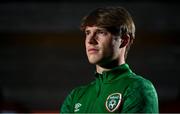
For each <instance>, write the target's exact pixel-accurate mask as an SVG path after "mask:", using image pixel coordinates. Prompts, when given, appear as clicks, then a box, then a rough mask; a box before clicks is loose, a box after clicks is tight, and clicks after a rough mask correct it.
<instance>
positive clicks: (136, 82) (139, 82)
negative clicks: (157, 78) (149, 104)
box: [129, 74, 154, 89]
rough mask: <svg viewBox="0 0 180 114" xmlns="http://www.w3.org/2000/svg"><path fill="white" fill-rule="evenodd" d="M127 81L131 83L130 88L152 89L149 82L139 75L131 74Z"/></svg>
mask: <svg viewBox="0 0 180 114" xmlns="http://www.w3.org/2000/svg"><path fill="white" fill-rule="evenodd" d="M129 80H131V81H132V83H131V84H130V87H132V88H134V89H137V88H154V85H153V83H152V82H151V81H150V80H149V79H146V78H144V77H143V76H141V75H136V74H133V75H132V76H130V77H129Z"/></svg>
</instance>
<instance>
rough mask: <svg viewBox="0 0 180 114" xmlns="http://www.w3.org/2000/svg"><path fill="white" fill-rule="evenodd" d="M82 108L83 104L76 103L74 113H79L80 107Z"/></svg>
mask: <svg viewBox="0 0 180 114" xmlns="http://www.w3.org/2000/svg"><path fill="white" fill-rule="evenodd" d="M81 106H82V104H81V103H76V104H75V105H74V112H78V111H79V110H80V109H79V108H80V107H81Z"/></svg>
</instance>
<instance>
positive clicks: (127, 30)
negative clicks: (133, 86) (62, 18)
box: [80, 7, 135, 58]
mask: <svg viewBox="0 0 180 114" xmlns="http://www.w3.org/2000/svg"><path fill="white" fill-rule="evenodd" d="M87 26H98V27H102V28H106V29H107V30H108V31H109V32H110V33H112V34H113V35H119V36H120V37H122V35H123V34H128V35H129V36H130V43H129V45H128V46H127V48H126V54H125V58H126V56H127V52H128V51H129V48H130V45H131V44H132V42H133V39H134V38H135V25H134V22H133V19H132V17H131V15H130V13H129V12H128V11H127V10H126V9H125V8H123V7H104V8H97V9H95V10H93V11H92V12H90V13H89V14H88V15H87V16H85V17H84V18H83V19H82V23H81V27H80V28H81V30H82V31H84V30H85V28H86V27H87Z"/></svg>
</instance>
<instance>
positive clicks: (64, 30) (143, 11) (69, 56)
mask: <svg viewBox="0 0 180 114" xmlns="http://www.w3.org/2000/svg"><path fill="white" fill-rule="evenodd" d="M100 6H124V7H125V8H127V9H128V10H129V11H130V13H131V14H132V16H133V18H134V21H135V24H136V39H135V42H134V44H133V46H132V47H131V50H130V52H129V55H128V59H127V63H128V64H129V65H130V67H131V68H132V69H133V70H134V72H136V73H137V74H140V75H143V76H144V77H145V78H147V79H149V80H151V81H152V82H153V84H154V86H155V87H156V89H157V93H158V96H159V103H160V112H180V109H179V108H180V84H179V81H180V75H179V70H180V67H179V64H180V60H179V58H180V35H179V32H180V14H179V11H180V4H179V3H178V2H175V1H173V0H169V1H166V2H163V1H161V0H156V1H155V0H145V1H143V0H136V1H134V0H133V1H132V0H111V1H110V0H109V1H108V0H91V2H85V1H84V2H83V1H82V0H77V1H76V2H75V1H58V0H51V1H50V0H49V1H48V0H46V1H43V2H42V1H35V0H28V1H26V2H24V1H17V0H16V1H15V0H9V1H8V2H7V1H1V2H0V108H1V110H4V111H9V112H10V111H11V112H13V110H16V111H17V112H59V110H60V107H61V104H62V102H63V100H64V99H65V97H66V96H67V95H68V93H69V92H70V91H71V90H72V89H73V88H75V87H77V86H80V85H84V84H86V83H89V82H90V81H92V80H93V79H94V76H93V73H94V70H95V68H94V66H93V65H90V64H89V63H88V61H87V58H86V55H85V49H84V36H83V34H82V33H81V32H80V30H79V25H80V21H81V19H82V17H83V16H84V15H86V14H87V13H88V12H89V11H91V10H92V9H94V8H96V7H100Z"/></svg>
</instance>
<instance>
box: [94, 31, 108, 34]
mask: <svg viewBox="0 0 180 114" xmlns="http://www.w3.org/2000/svg"><path fill="white" fill-rule="evenodd" d="M96 34H99V35H106V34H107V31H106V30H97V31H96Z"/></svg>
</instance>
